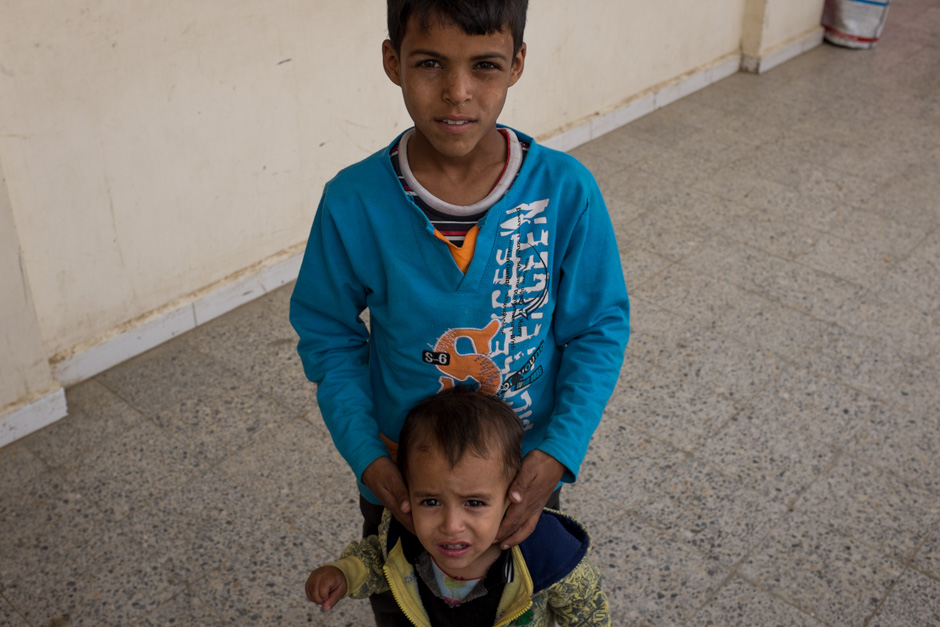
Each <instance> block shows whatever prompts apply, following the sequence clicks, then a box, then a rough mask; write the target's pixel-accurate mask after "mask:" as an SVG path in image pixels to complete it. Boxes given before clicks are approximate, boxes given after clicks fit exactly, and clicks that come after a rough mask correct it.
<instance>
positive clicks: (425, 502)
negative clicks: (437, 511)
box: [421, 499, 440, 507]
mask: <svg viewBox="0 0 940 627" xmlns="http://www.w3.org/2000/svg"><path fill="white" fill-rule="evenodd" d="M421 505H422V506H423V507H437V506H438V505H440V502H439V501H438V500H437V499H422V501H421Z"/></svg>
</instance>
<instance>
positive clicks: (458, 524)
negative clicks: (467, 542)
mask: <svg viewBox="0 0 940 627" xmlns="http://www.w3.org/2000/svg"><path fill="white" fill-rule="evenodd" d="M441 531H443V532H445V533H451V534H452V533H457V532H459V531H463V519H462V518H461V516H460V512H458V511H455V510H453V509H449V508H448V509H445V511H444V517H443V518H442V519H441Z"/></svg>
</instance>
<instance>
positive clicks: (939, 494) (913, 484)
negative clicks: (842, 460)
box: [842, 410, 940, 523]
mask: <svg viewBox="0 0 940 627" xmlns="http://www.w3.org/2000/svg"><path fill="white" fill-rule="evenodd" d="M902 411H903V410H902ZM906 413H907V414H909V415H910V412H906ZM863 428H864V425H861V426H860V427H859V429H857V430H856V432H855V433H854V434H853V435H852V436H851V437H849V438H848V439H847V440H846V444H845V446H844V448H843V451H842V452H843V453H844V454H845V456H846V457H849V458H851V459H853V460H855V461H856V462H860V463H862V464H864V465H866V466H869V467H871V468H874V469H875V470H878V471H879V472H882V473H884V474H887V475H889V476H891V477H894V478H895V479H897V480H898V481H900V482H901V483H903V484H904V485H906V486H908V487H910V488H914V489H916V490H921V491H923V492H927V493H928V494H930V495H932V496H933V497H934V498H935V499H937V503H938V505H940V482H938V486H937V487H935V488H930V487H927V486H926V485H922V484H920V483H919V482H918V481H916V480H915V479H912V478H911V477H909V476H906V475H904V474H901V473H900V472H898V471H897V470H895V469H893V468H890V467H888V466H884V465H882V464H878V463H875V462H873V461H871V460H870V459H869V458H867V457H861V456H858V455H854V454H853V453H852V447H851V446H850V444H851V443H852V442H855V441H857V439H858V436H859V434H860V433H861V430H862V429H863ZM937 522H938V523H940V507H938V517H937Z"/></svg>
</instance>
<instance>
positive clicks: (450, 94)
mask: <svg viewBox="0 0 940 627" xmlns="http://www.w3.org/2000/svg"><path fill="white" fill-rule="evenodd" d="M443 97H444V100H445V102H448V103H450V104H453V105H462V104H463V103H465V102H467V101H468V100H470V77H469V76H467V74H466V73H465V72H462V71H455V72H451V73H450V74H448V76H447V84H446V85H445V86H444V93H443Z"/></svg>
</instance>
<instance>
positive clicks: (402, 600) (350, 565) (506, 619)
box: [333, 509, 610, 627]
mask: <svg viewBox="0 0 940 627" xmlns="http://www.w3.org/2000/svg"><path fill="white" fill-rule="evenodd" d="M403 533H408V532H407V531H405V530H404V529H403V528H402V527H401V525H400V524H399V523H398V522H397V521H395V520H394V519H393V518H392V516H391V514H390V513H389V512H388V511H385V513H384V514H383V516H382V523H381V525H380V526H379V535H378V536H369V537H368V538H364V539H363V540H361V541H359V542H353V543H351V544H350V545H349V546H348V547H346V550H344V551H343V554H342V556H341V557H340V559H339V561H337V562H336V563H334V564H333V565H334V566H336V567H337V568H339V569H340V570H342V571H343V574H344V575H345V576H346V583H347V591H348V592H347V594H348V595H349V596H351V597H353V598H366V597H368V596H370V595H373V594H378V593H381V592H385V591H386V590H389V589H391V591H392V594H393V595H394V597H395V600H396V601H397V602H398V605H399V607H400V608H401V609H402V611H403V612H404V613H405V615H406V616H407V617H408V618H409V619H410V620H411V622H412V623H414V624H415V625H416V626H417V627H433V626H432V623H431V619H430V618H429V616H428V613H427V612H426V611H425V608H424V606H423V605H422V603H421V596H420V593H419V590H418V583H417V578H418V575H417V573H416V572H415V569H414V566H413V565H412V564H411V563H410V562H409V561H408V560H407V559H406V557H405V551H404V550H403V547H402V538H401V534H403ZM510 551H511V559H512V564H513V572H514V575H513V577H512V579H511V580H510V581H508V582H507V583H506V585H505V588H504V589H503V593H502V597H501V598H500V600H499V605H498V609H497V611H496V622H495V624H494V627H509V626H515V625H525V626H526V627H549V626H550V625H552V620H553V619H554V621H555V623H556V624H557V625H559V626H560V627H597V626H600V627H603V626H609V625H610V610H609V606H608V603H607V596H606V595H605V594H604V592H603V591H602V590H601V587H600V573H599V572H598V570H597V567H596V566H595V565H594V563H593V562H592V561H591V560H590V559H589V557H588V556H587V553H588V552H589V551H590V538H589V537H588V534H587V531H585V530H584V528H583V527H582V526H581V525H580V524H579V523H577V522H576V521H575V520H573V519H572V518H570V517H568V516H565V515H564V514H562V513H560V512H556V511H552V510H548V509H546V510H545V511H544V512H543V513H542V518H541V519H540V520H539V524H538V525H537V526H536V529H535V531H534V532H533V533H532V535H530V536H529V538H527V539H526V540H525V541H524V542H523V543H522V544H520V545H519V546H515V547H513V548H512V549H510Z"/></svg>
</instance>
